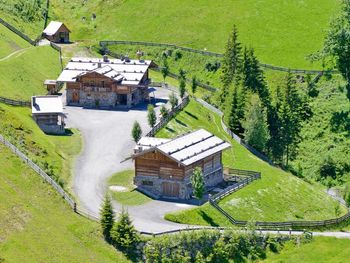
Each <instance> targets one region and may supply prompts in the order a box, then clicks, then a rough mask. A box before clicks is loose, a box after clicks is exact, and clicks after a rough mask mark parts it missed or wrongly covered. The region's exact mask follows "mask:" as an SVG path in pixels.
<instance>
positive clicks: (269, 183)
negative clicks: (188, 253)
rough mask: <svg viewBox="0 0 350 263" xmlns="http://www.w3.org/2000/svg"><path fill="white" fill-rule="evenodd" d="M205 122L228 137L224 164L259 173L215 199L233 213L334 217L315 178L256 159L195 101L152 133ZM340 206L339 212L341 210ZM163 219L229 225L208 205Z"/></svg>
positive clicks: (170, 132)
mask: <svg viewBox="0 0 350 263" xmlns="http://www.w3.org/2000/svg"><path fill="white" fill-rule="evenodd" d="M198 128H205V129H207V130H208V131H210V132H212V133H214V134H215V135H217V136H219V137H221V138H223V139H225V140H227V141H230V142H231V144H232V148H231V149H229V150H227V151H225V152H224V155H223V163H224V166H228V167H232V168H238V169H246V170H255V171H259V172H261V174H262V179H261V180H258V181H255V182H254V183H252V184H250V185H249V186H247V187H245V188H243V189H242V190H239V191H238V192H236V193H234V194H232V195H230V196H228V197H227V198H224V199H223V200H222V201H221V202H220V205H221V206H222V207H223V208H224V209H225V210H227V211H228V212H229V213H230V214H231V215H232V216H233V217H234V218H236V219H241V220H255V221H258V220H264V221H287V220H320V219H330V218H334V217H336V215H335V207H336V205H337V203H336V202H335V201H334V200H333V199H331V198H330V197H328V196H327V195H326V194H325V189H324V188H322V187H321V186H320V185H317V184H309V183H306V182H304V181H303V180H301V179H298V178H296V177H294V176H292V175H291V174H289V173H286V172H284V171H282V170H281V169H278V168H275V167H272V166H270V165H268V164H267V163H265V162H263V161H262V160H260V159H258V158H257V157H255V156H254V155H252V154H251V153H250V152H249V151H247V150H246V149H245V148H244V147H242V146H241V145H239V144H238V143H236V142H235V141H233V140H231V139H230V138H229V137H228V135H226V134H225V132H224V131H223V129H222V127H221V123H220V117H219V116H218V115H216V114H214V113H213V112H210V111H209V110H207V109H206V108H204V107H203V106H201V105H200V104H199V103H196V102H194V101H191V102H190V104H189V105H188V106H187V107H186V108H185V109H184V110H183V111H182V112H181V113H179V114H178V115H177V116H176V118H174V119H173V120H171V121H170V122H169V123H168V125H167V126H166V127H165V128H163V129H162V130H161V131H160V132H159V133H158V134H157V137H167V138H169V137H173V136H175V135H178V134H181V133H184V132H186V131H190V130H194V129H198ZM345 212H346V210H345V208H344V207H341V213H342V214H343V213H345ZM166 218H167V219H169V220H172V221H176V222H180V223H189V224H202V225H228V224H229V223H228V222H227V221H226V220H225V219H224V218H222V216H218V213H217V212H216V211H215V209H213V208H212V207H211V206H210V205H208V204H205V205H203V206H201V207H199V208H195V209H192V210H186V211H183V212H179V213H175V214H171V215H167V216H166Z"/></svg>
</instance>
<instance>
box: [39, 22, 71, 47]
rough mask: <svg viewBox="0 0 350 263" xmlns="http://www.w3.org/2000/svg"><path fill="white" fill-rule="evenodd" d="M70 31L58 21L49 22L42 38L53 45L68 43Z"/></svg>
mask: <svg viewBox="0 0 350 263" xmlns="http://www.w3.org/2000/svg"><path fill="white" fill-rule="evenodd" d="M69 33H70V30H69V29H68V28H67V27H66V25H65V24H63V23H62V22H58V21H51V22H50V23H49V25H48V26H47V27H46V28H45V29H44V31H43V33H42V36H43V37H44V38H46V39H47V40H49V41H51V42H55V43H69Z"/></svg>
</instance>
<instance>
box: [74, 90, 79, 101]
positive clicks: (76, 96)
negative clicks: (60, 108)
mask: <svg viewBox="0 0 350 263" xmlns="http://www.w3.org/2000/svg"><path fill="white" fill-rule="evenodd" d="M73 102H79V93H78V92H77V91H74V92H73Z"/></svg>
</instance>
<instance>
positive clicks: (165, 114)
mask: <svg viewBox="0 0 350 263" xmlns="http://www.w3.org/2000/svg"><path fill="white" fill-rule="evenodd" d="M160 114H161V115H162V118H166V117H167V116H168V110H167V108H166V107H165V105H162V107H160Z"/></svg>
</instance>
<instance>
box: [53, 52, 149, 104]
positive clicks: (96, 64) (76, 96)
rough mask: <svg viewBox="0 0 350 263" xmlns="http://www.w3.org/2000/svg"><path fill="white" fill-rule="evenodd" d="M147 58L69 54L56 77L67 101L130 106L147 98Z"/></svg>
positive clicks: (71, 102)
mask: <svg viewBox="0 0 350 263" xmlns="http://www.w3.org/2000/svg"><path fill="white" fill-rule="evenodd" d="M153 65H154V64H153V63H152V61H149V60H130V59H128V58H126V59H123V60H121V59H109V58H108V57H107V56H104V57H103V59H99V58H72V59H71V60H70V62H69V63H68V64H67V66H66V68H65V69H64V70H63V71H62V73H61V75H60V76H59V77H58V79H57V81H58V82H64V83H66V89H67V105H76V106H83V107H107V108H115V107H125V108H130V107H132V106H134V105H136V104H138V103H141V102H143V101H145V100H148V98H149V93H148V85H149V84H150V79H149V75H148V70H149V68H150V67H151V66H153Z"/></svg>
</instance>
